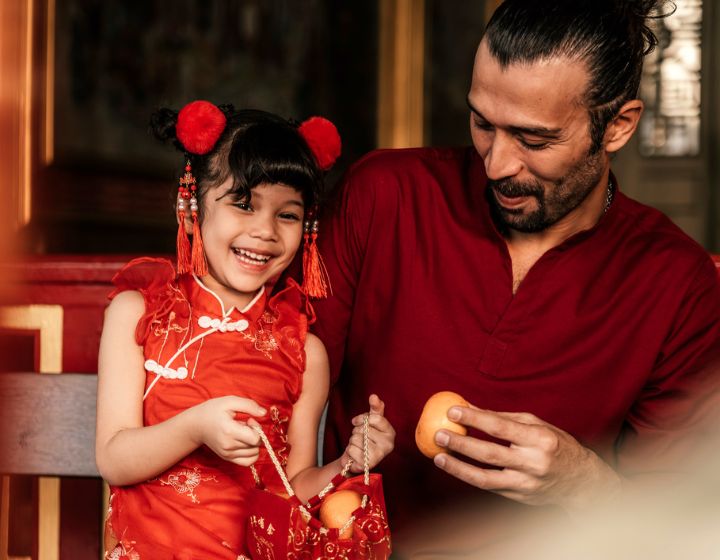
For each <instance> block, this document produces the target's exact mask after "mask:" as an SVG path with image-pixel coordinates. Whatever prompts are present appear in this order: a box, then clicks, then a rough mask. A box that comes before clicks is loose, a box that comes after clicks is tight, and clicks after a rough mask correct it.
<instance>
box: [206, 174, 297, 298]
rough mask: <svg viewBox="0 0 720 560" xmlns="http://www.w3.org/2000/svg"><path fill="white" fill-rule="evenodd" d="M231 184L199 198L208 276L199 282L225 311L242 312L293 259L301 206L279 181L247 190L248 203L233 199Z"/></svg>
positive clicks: (294, 192) (288, 189) (289, 190)
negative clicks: (237, 309)
mask: <svg viewBox="0 0 720 560" xmlns="http://www.w3.org/2000/svg"><path fill="white" fill-rule="evenodd" d="M231 181H232V179H229V180H228V181H226V183H224V184H222V185H220V186H219V187H217V188H215V189H212V190H211V191H209V192H208V193H207V194H206V196H205V197H204V199H203V217H202V223H201V232H202V237H203V245H204V247H205V255H206V256H207V261H208V274H207V275H206V276H204V277H203V278H202V280H203V283H204V284H205V285H206V286H207V287H208V288H210V289H211V290H213V291H215V292H216V293H217V294H218V296H219V297H220V298H221V299H222V300H223V303H224V304H226V305H227V306H228V307H230V306H235V307H237V308H242V307H244V306H245V305H246V304H247V303H248V302H250V300H252V298H253V297H254V296H255V294H256V293H257V292H258V290H259V289H260V288H261V287H262V286H263V285H265V284H266V283H268V282H272V281H274V280H275V279H276V278H277V277H278V276H280V274H281V273H282V271H283V270H285V268H287V266H288V265H289V264H290V262H291V261H292V260H293V258H294V257H295V253H296V252H297V249H298V247H299V246H300V242H301V240H302V228H303V217H304V204H303V198H302V195H301V194H300V192H299V191H297V190H295V189H294V188H293V187H289V186H287V185H283V184H280V183H262V184H260V185H258V186H257V187H255V188H253V189H252V190H251V191H250V200H238V199H237V197H235V196H233V193H231V192H230V190H231V188H232V184H231Z"/></svg>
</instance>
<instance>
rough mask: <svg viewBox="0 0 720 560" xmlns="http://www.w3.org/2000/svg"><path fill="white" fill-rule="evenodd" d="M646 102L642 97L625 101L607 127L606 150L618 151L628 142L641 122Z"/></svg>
mask: <svg viewBox="0 0 720 560" xmlns="http://www.w3.org/2000/svg"><path fill="white" fill-rule="evenodd" d="M644 108H645V104H644V103H643V102H642V101H641V100H640V99H631V100H630V101H627V102H625V104H623V106H622V107H620V110H619V111H618V113H617V115H615V118H613V120H611V121H610V123H609V124H608V125H607V128H606V129H605V137H604V144H605V151H606V152H608V153H614V152H617V151H618V150H619V149H620V148H622V147H623V146H624V145H625V144H627V143H628V141H629V140H630V138H632V135H633V134H635V130H636V129H637V127H638V123H639V122H640V117H641V116H642V114H643V109H644Z"/></svg>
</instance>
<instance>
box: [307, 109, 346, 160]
mask: <svg viewBox="0 0 720 560" xmlns="http://www.w3.org/2000/svg"><path fill="white" fill-rule="evenodd" d="M298 132H299V133H300V135H301V136H302V137H303V138H304V139H305V142H307V145H308V146H309V147H310V151H312V153H313V155H314V156H315V160H316V161H317V164H318V167H319V168H320V169H322V170H323V171H327V170H328V169H330V168H331V167H332V166H333V165H334V164H335V162H336V161H337V158H339V157H340V153H341V151H342V141H341V140H340V134H339V133H338V130H337V128H336V127H335V125H334V124H333V123H331V122H330V121H329V120H327V119H326V118H324V117H310V118H309V119H307V120H306V121H303V123H302V124H301V125H300V126H299V127H298Z"/></svg>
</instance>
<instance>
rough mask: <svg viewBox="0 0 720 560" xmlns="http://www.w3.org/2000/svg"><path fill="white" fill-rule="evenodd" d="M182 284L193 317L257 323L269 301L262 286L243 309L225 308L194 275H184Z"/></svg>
mask: <svg viewBox="0 0 720 560" xmlns="http://www.w3.org/2000/svg"><path fill="white" fill-rule="evenodd" d="M180 283H181V285H182V286H183V288H184V290H185V292H186V293H187V294H188V296H189V299H190V302H191V305H192V310H193V315H207V316H209V317H212V318H217V319H222V318H224V317H231V318H238V319H240V318H244V319H247V320H248V321H250V322H253V321H256V320H257V319H259V318H260V316H261V315H262V313H263V311H264V309H265V303H266V300H267V289H266V287H265V286H262V287H261V288H260V290H258V293H257V294H256V295H255V297H253V299H252V300H251V301H250V302H249V303H248V304H247V305H246V306H245V307H243V308H242V309H237V308H236V307H229V308H228V307H225V305H224V304H223V302H222V299H221V298H220V296H219V295H218V294H216V293H215V292H214V291H213V290H211V289H210V288H208V287H207V286H206V285H205V284H204V283H203V281H202V280H201V279H200V278H198V277H197V276H195V275H194V274H183V275H182V276H181V277H180Z"/></svg>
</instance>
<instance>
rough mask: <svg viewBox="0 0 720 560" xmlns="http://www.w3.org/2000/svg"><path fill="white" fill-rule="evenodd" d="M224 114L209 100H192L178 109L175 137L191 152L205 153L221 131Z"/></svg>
mask: <svg viewBox="0 0 720 560" xmlns="http://www.w3.org/2000/svg"><path fill="white" fill-rule="evenodd" d="M226 123H227V119H226V117H225V114H224V113H223V112H222V111H221V110H220V109H219V108H218V107H216V106H215V105H213V104H212V103H210V102H209V101H202V100H199V101H193V102H191V103H188V104H187V105H185V107H183V108H182V109H180V112H179V113H178V117H177V125H176V126H175V131H176V135H177V139H178V140H179V141H180V143H181V144H182V145H183V147H184V148H185V149H186V150H187V151H188V152H190V153H191V154H197V155H205V154H207V153H208V152H209V151H211V150H212V149H213V147H214V146H215V144H216V143H217V141H218V140H219V138H220V136H221V135H222V133H223V131H224V130H225V124H226Z"/></svg>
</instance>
